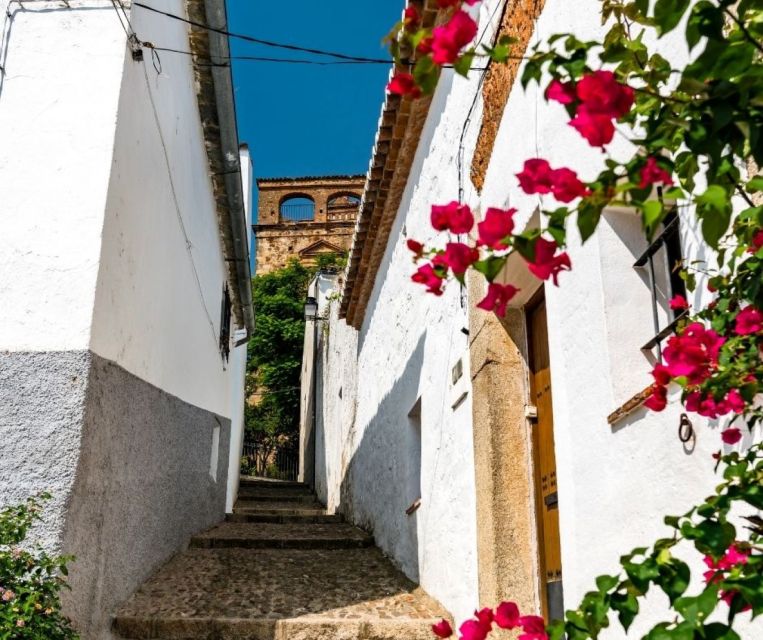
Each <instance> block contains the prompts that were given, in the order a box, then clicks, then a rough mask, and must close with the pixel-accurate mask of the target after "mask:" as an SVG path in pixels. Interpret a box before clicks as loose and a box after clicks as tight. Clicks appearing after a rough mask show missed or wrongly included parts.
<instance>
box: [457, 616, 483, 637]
mask: <svg viewBox="0 0 763 640" xmlns="http://www.w3.org/2000/svg"><path fill="white" fill-rule="evenodd" d="M458 632H459V633H460V634H461V640H485V638H487V636H488V634H489V633H490V625H489V624H488V625H484V624H483V623H482V622H480V621H479V620H467V621H466V622H464V623H463V624H462V625H461V626H460V627H459V628H458Z"/></svg>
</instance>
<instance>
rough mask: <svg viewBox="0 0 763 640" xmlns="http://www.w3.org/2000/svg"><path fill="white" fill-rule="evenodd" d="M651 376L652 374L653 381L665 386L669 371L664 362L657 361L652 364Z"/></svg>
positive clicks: (667, 381)
mask: <svg viewBox="0 0 763 640" xmlns="http://www.w3.org/2000/svg"><path fill="white" fill-rule="evenodd" d="M652 376H654V381H655V382H656V383H657V384H659V385H662V386H665V385H666V384H668V383H669V382H670V371H668V369H667V367H666V366H665V365H664V364H660V363H657V364H656V365H654V369H652Z"/></svg>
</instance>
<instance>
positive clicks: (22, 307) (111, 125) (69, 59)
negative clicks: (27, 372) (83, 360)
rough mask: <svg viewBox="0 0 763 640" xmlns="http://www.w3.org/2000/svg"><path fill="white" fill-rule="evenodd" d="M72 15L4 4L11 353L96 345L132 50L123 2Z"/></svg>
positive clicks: (89, 1)
mask: <svg viewBox="0 0 763 640" xmlns="http://www.w3.org/2000/svg"><path fill="white" fill-rule="evenodd" d="M71 6H72V7H73V8H72V9H67V8H66V7H65V6H63V3H61V2H35V3H26V4H25V5H24V6H23V8H22V7H21V6H20V5H19V4H18V3H16V2H14V3H10V2H9V0H0V64H1V65H3V66H4V68H5V71H4V72H3V73H2V74H0V140H2V144H0V184H2V186H3V188H2V192H3V193H2V207H0V270H1V271H2V274H3V277H2V281H1V282H0V300H1V301H2V308H3V313H2V314H0V349H6V350H11V351H45V350H48V351H60V350H63V349H85V348H87V346H88V342H89V338H90V324H91V318H92V314H93V304H94V296H95V281H96V278H97V275H98V263H99V252H100V237H101V229H102V226H103V215H104V209H105V203H106V194H107V189H108V184H109V174H110V172H111V157H112V148H113V143H114V130H115V126H116V113H117V101H118V98H119V87H120V80H121V73H122V65H123V62H124V57H125V47H124V32H123V31H122V29H121V27H120V26H119V22H118V21H117V18H116V15H115V13H114V8H113V7H112V6H111V3H106V2H102V1H101V0H73V1H72V2H71ZM6 11H8V12H9V13H10V15H7V14H6Z"/></svg>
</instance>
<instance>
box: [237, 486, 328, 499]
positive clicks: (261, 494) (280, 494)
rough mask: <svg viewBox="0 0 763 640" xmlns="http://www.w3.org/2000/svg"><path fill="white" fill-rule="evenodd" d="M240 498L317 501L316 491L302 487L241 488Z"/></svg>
mask: <svg viewBox="0 0 763 640" xmlns="http://www.w3.org/2000/svg"><path fill="white" fill-rule="evenodd" d="M238 499H239V500H259V501H262V502H265V501H268V500H270V501H273V502H315V500H316V497H315V494H314V493H308V492H306V491H303V490H301V489H298V490H293V489H256V488H255V489H241V490H240V491H239V492H238Z"/></svg>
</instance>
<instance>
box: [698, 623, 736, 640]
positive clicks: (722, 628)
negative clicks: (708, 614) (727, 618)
mask: <svg viewBox="0 0 763 640" xmlns="http://www.w3.org/2000/svg"><path fill="white" fill-rule="evenodd" d="M703 637H704V640H739V634H738V633H737V632H736V631H734V630H733V629H732V628H731V627H728V626H726V625H725V624H723V623H721V622H713V623H712V624H708V625H706V626H705V628H704V636H703Z"/></svg>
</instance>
